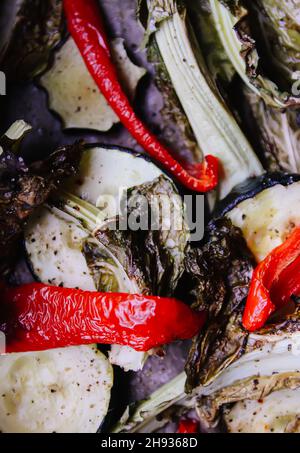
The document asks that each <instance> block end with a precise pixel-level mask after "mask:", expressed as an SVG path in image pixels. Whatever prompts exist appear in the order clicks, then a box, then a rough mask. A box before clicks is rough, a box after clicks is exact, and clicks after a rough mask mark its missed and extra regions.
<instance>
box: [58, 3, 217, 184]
mask: <svg viewBox="0 0 300 453" xmlns="http://www.w3.org/2000/svg"><path fill="white" fill-rule="evenodd" d="M64 9H65V13H66V17H67V22H68V27H69V31H70V33H71V35H72V37H73V39H74V41H75V43H76V44H77V47H78V49H79V50H80V52H81V54H82V57H83V59H84V61H85V64H86V66H87V68H88V70H89V72H90V73H91V75H92V77H93V78H94V80H95V82H96V84H97V85H98V87H99V89H100V91H101V92H102V94H103V96H104V97H105V98H106V100H107V102H108V103H109V105H110V106H111V107H112V109H113V110H114V112H115V113H116V114H117V116H118V117H119V119H120V121H121V122H122V123H123V125H124V126H125V127H126V128H127V129H128V131H129V132H130V133H131V134H132V136H133V137H134V138H135V139H136V141H137V142H138V143H139V144H140V145H141V146H142V147H143V148H144V150H145V151H147V153H148V154H149V155H150V156H151V157H153V158H154V159H156V160H157V161H158V162H160V163H161V164H162V165H163V166H164V167H165V168H166V169H167V170H168V171H169V172H170V173H171V174H172V175H173V176H174V177H175V178H176V179H177V180H178V181H179V182H181V183H182V184H183V185H184V186H186V187H187V188H189V189H191V190H196V191H198V192H208V191H210V190H213V189H214V188H215V187H216V186H217V184H218V159H217V158H216V157H214V156H207V157H206V158H205V162H204V163H203V164H201V165H199V164H198V166H195V168H197V176H193V175H192V174H191V173H188V171H187V170H186V169H184V168H183V167H182V166H181V165H180V164H179V162H177V161H176V160H175V159H174V158H173V157H172V156H171V155H170V153H169V152H168V151H167V149H166V148H165V147H164V146H163V145H162V144H161V143H160V142H159V141H158V140H157V138H156V137H155V136H154V135H153V134H152V133H151V132H150V131H149V130H148V128H147V127H146V126H145V125H144V124H143V122H142V121H141V120H140V119H139V118H138V117H137V116H136V114H135V113H134V110H133V108H132V106H131V105H130V102H129V100H128V98H127V96H126V94H125V93H124V91H123V90H122V87H121V85H120V83H119V81H118V76H117V73H116V70H115V67H114V64H113V62H112V59H111V54H110V49H109V45H108V40H107V37H106V34H105V29H104V25H103V22H102V19H101V16H100V12H99V8H98V5H97V3H96V1H95V0H64Z"/></svg>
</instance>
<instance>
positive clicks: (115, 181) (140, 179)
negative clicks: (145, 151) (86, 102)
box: [65, 145, 163, 218]
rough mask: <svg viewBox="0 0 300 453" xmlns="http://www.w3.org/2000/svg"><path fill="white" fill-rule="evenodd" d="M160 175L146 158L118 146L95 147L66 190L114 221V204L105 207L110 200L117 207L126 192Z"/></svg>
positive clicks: (88, 151)
mask: <svg viewBox="0 0 300 453" xmlns="http://www.w3.org/2000/svg"><path fill="white" fill-rule="evenodd" d="M161 175H163V172H162V171H161V170H160V169H159V168H158V167H157V166H156V165H155V164H154V163H153V162H151V161H150V160H149V159H148V158H147V157H146V156H142V155H140V154H137V153H134V152H132V151H131V150H128V149H125V148H120V147H117V146H115V147H108V146H103V145H99V146H97V145H95V146H91V147H89V148H88V149H87V150H86V151H85V152H84V154H83V157H82V160H81V164H80V168H79V171H78V174H77V176H75V178H73V179H71V180H70V183H69V184H68V185H66V189H65V190H66V192H68V193H71V194H72V195H75V196H77V197H79V198H81V199H83V200H85V201H88V202H89V203H91V204H92V205H94V206H96V207H97V208H101V210H102V211H103V210H104V211H105V215H104V216H103V217H104V218H111V217H114V216H115V215H116V214H118V211H117V209H116V206H113V203H109V204H108V206H107V207H105V206H106V204H107V201H108V198H110V197H113V198H114V200H115V201H116V202H117V205H118V202H119V200H120V198H121V197H122V195H123V193H124V190H126V189H129V188H131V187H135V186H139V185H142V184H145V183H147V182H151V181H153V180H154V179H156V178H158V177H159V176H161Z"/></svg>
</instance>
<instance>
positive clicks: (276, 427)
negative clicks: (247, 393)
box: [224, 389, 300, 433]
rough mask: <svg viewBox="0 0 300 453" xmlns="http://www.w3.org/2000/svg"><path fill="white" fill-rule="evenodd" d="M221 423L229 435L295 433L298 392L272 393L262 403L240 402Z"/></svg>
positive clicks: (299, 427) (299, 403)
mask: <svg viewBox="0 0 300 453" xmlns="http://www.w3.org/2000/svg"><path fill="white" fill-rule="evenodd" d="M224 420H225V423H226V425H227V429H228V431H229V432H231V433H284V432H289V431H293V432H298V433H299V432H300V422H299V421H300V389H296V390H291V389H287V390H280V391H278V392H273V393H271V394H270V395H268V396H267V397H266V398H264V399H263V400H262V401H261V400H260V401H255V400H244V401H240V402H238V403H236V404H235V405H234V406H233V407H232V409H231V410H229V411H228V412H226V413H225V415H224Z"/></svg>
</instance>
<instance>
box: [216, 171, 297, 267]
mask: <svg viewBox="0 0 300 453" xmlns="http://www.w3.org/2000/svg"><path fill="white" fill-rule="evenodd" d="M223 215H226V216H227V217H228V218H230V219H231V221H232V222H233V224H234V225H235V226H237V227H239V228H241V230H242V232H243V235H244V237H245V239H246V241H247V244H248V246H249V248H250V250H251V251H252V253H253V254H254V256H255V258H256V259H257V261H258V262H259V261H261V260H263V259H264V258H265V257H266V256H267V255H268V254H269V253H270V252H271V251H272V250H273V249H274V248H275V247H277V246H278V245H280V244H282V243H283V242H284V241H285V239H286V238H287V236H288V235H289V234H290V233H291V231H292V230H293V229H294V228H295V226H299V225H300V175H287V174H281V173H276V174H271V175H264V176H262V177H259V178H252V179H249V180H248V181H246V182H245V183H244V184H242V185H239V186H237V187H236V188H235V189H234V191H233V192H232V193H231V194H230V195H229V197H227V198H226V199H225V200H224V202H223V203H222V204H221V205H220V206H219V209H218V211H217V212H216V216H223Z"/></svg>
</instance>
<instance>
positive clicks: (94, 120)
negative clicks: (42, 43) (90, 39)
mask: <svg viewBox="0 0 300 453" xmlns="http://www.w3.org/2000/svg"><path fill="white" fill-rule="evenodd" d="M111 50H112V54H113V58H114V61H115V63H116V67H117V70H118V74H119V76H120V79H121V80H122V81H123V84H124V87H125V89H126V91H127V92H128V94H129V96H130V97H131V98H134V95H135V91H136V87H137V85H138V82H139V80H140V79H141V78H142V77H143V76H144V75H145V72H146V71H145V70H144V69H143V68H139V67H138V66H135V65H134V64H133V63H132V62H131V61H130V59H129V57H128V56H127V53H126V50H125V48H124V42H123V40H122V39H120V38H117V39H115V40H113V41H112V42H111ZM41 85H42V86H43V87H44V88H45V89H46V90H47V92H48V94H49V106H50V108H51V109H53V110H54V111H56V112H57V113H58V114H59V115H60V116H61V118H62V120H63V122H64V126H65V127H66V128H84V129H95V130H99V131H107V130H109V129H110V128H111V127H112V126H113V125H114V124H116V123H118V122H119V119H118V117H117V115H116V114H115V113H114V112H113V110H112V109H111V107H110V106H109V105H108V103H107V102H106V100H105V98H104V97H103V95H102V94H101V93H100V92H99V89H98V87H97V85H96V83H95V82H94V80H93V78H92V76H91V75H90V73H89V71H88V70H87V68H86V66H85V64H84V61H83V59H82V57H81V55H80V52H79V50H78V49H77V46H76V44H75V42H74V41H73V39H72V38H69V39H68V40H67V42H66V43H65V44H64V45H63V46H62V47H61V48H60V49H59V50H58V51H57V52H56V54H55V60H54V64H53V66H52V67H51V69H50V70H49V71H47V72H46V73H45V74H44V75H43V76H42V78H41Z"/></svg>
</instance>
